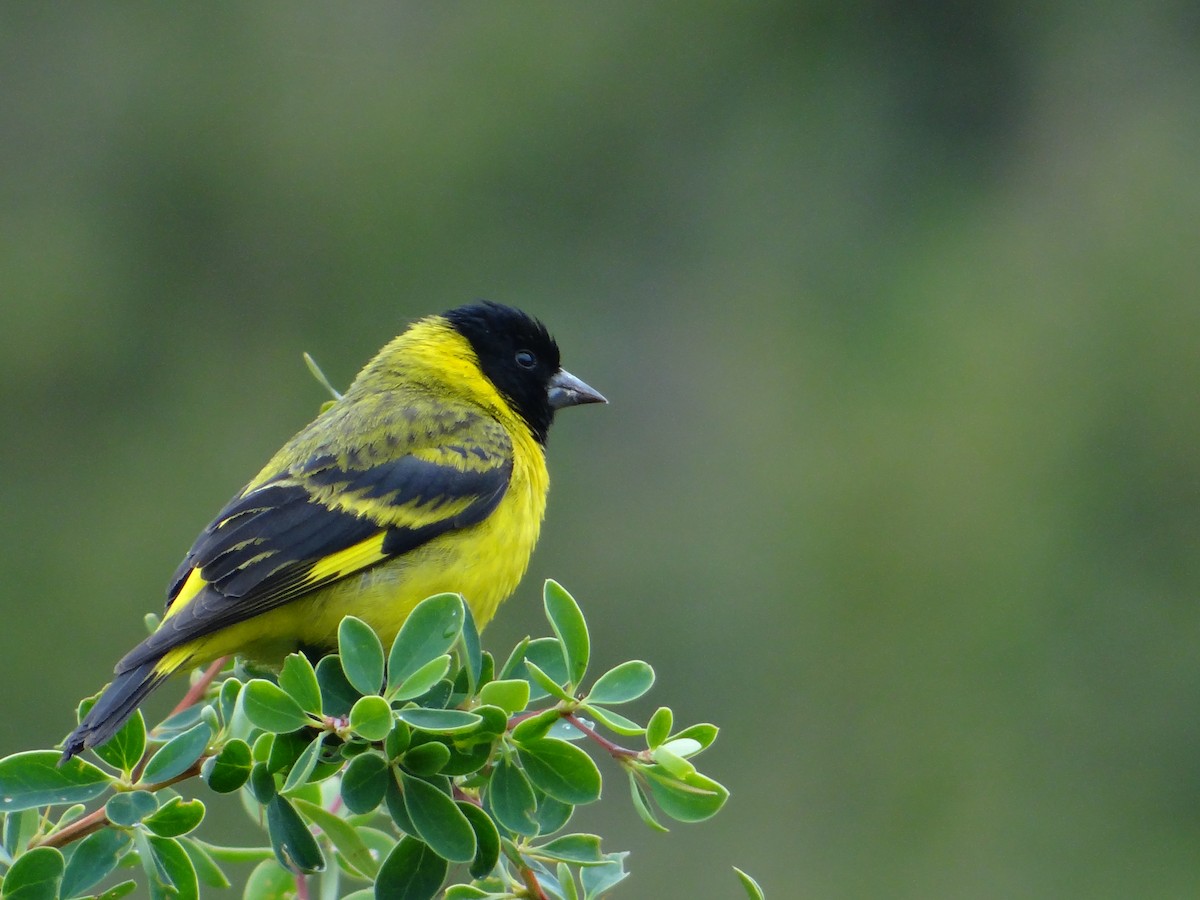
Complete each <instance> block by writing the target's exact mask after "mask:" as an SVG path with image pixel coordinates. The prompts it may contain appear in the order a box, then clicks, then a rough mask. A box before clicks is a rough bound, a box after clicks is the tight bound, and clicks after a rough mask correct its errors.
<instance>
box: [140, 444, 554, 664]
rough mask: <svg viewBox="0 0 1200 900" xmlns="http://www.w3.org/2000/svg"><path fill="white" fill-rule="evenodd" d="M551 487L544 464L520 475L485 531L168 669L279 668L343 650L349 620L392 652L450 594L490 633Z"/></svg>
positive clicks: (311, 600)
mask: <svg viewBox="0 0 1200 900" xmlns="http://www.w3.org/2000/svg"><path fill="white" fill-rule="evenodd" d="M539 455H540V451H539ZM536 462H537V463H540V462H541V460H540V458H538V459H537V460H536ZM537 469H540V472H539V471H536V470H537ZM528 474H532V475H533V476H534V477H533V478H530V477H528ZM539 474H540V475H541V477H540V478H539V477H537V476H538V475H539ZM521 476H525V477H521ZM546 487H547V485H546V478H545V467H544V465H542V466H535V471H534V472H532V473H526V472H520V471H516V472H514V477H513V480H512V482H511V483H510V485H509V489H508V492H507V493H506V494H505V497H504V500H503V501H501V503H500V505H499V506H498V507H497V508H496V510H495V511H494V512H493V513H492V514H491V515H490V516H489V517H488V518H487V519H485V520H484V521H483V522H480V523H479V524H478V525H473V526H471V527H469V528H465V529H462V530H461V531H455V532H451V533H448V534H445V535H442V536H441V537H438V538H435V539H434V540H432V541H430V542H429V543H428V544H425V545H423V546H421V547H419V548H417V549H415V550H412V551H410V552H408V553H405V554H403V555H402V556H398V557H395V558H394V559H390V560H387V561H385V562H382V563H380V564H378V565H376V566H373V567H371V568H369V569H366V570H364V571H362V572H358V573H355V574H353V575H350V576H348V577H346V578H343V579H341V580H339V581H336V582H334V583H333V584H330V585H327V586H325V587H322V588H318V589H317V590H315V591H313V592H312V594H310V595H308V596H305V597H301V598H299V599H297V600H294V601H292V602H290V603H287V604H286V605H284V606H281V607H278V608H277V609H273V610H270V611H269V612H266V613H263V614H261V615H258V616H255V617H254V618H253V619H249V620H247V621H245V622H239V623H238V624H236V625H232V626H229V627H227V628H224V629H222V630H221V631H218V632H216V633H215V634H212V635H208V636H206V637H204V638H200V639H199V640H196V641H194V642H192V643H190V644H187V645H184V646H182V647H180V648H179V649H178V650H175V651H172V652H171V653H169V654H168V655H167V656H166V657H165V658H164V660H163V665H162V666H161V668H163V669H167V670H175V669H178V668H181V667H183V666H194V665H201V664H203V663H205V662H208V661H211V660H213V659H216V658H218V657H221V656H231V655H235V654H236V655H239V656H244V657H248V658H250V659H254V660H257V661H260V662H263V663H266V664H268V665H276V664H278V663H279V662H280V661H281V660H282V659H283V657H284V656H286V655H287V654H288V653H291V652H294V651H295V650H297V649H298V648H301V647H305V648H329V649H335V648H336V645H337V630H338V625H339V623H340V622H341V621H342V619H343V618H344V617H345V616H347V615H353V616H357V617H358V618H360V619H362V620H363V621H365V622H366V623H367V624H368V625H370V626H371V627H372V628H373V629H374V630H375V632H376V633H377V634H378V635H379V638H380V640H381V641H382V642H383V645H384V647H385V648H387V647H388V646H390V645H391V643H392V641H393V640H394V639H395V637H396V633H397V632H398V631H399V630H400V626H401V625H403V624H404V620H405V619H407V618H408V615H409V613H410V612H412V609H413V607H414V606H416V605H417V604H418V603H419V602H421V601H422V600H424V599H425V598H426V597H429V596H432V595H433V594H439V593H442V592H446V591H452V592H455V593H461V594H462V595H463V597H464V598H465V599H466V601H467V605H468V606H470V608H471V614H472V615H473V616H474V617H475V622H476V624H477V625H478V626H479V627H480V628H483V626H484V625H486V624H487V623H488V621H490V620H491V618H492V616H493V615H494V614H495V612H496V608H497V607H498V606H499V605H500V603H501V602H503V601H504V600H505V599H507V598H508V596H509V595H510V594H512V592H513V591H514V590H515V589H516V587H517V584H518V582H520V580H521V577H522V576H523V575H524V574H525V570H526V568H527V567H528V565H529V557H530V555H531V554H532V553H533V548H534V545H535V544H536V543H537V538H538V533H539V531H540V530H541V522H542V517H543V514H544V512H545V504H546Z"/></svg>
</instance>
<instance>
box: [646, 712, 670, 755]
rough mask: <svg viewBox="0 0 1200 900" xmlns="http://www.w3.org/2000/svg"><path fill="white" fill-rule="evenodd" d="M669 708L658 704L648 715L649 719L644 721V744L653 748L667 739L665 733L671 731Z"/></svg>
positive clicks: (667, 733)
mask: <svg viewBox="0 0 1200 900" xmlns="http://www.w3.org/2000/svg"><path fill="white" fill-rule="evenodd" d="M671 720H672V715H671V709H670V707H667V706H660V707H659V708H658V709H656V710H655V711H654V715H652V716H651V717H650V721H649V722H647V723H646V746H647V747H649V748H650V749H651V750H653V749H654V748H655V747H657V746H658V745H659V744H661V743H662V742H663V741H665V740H666V739H667V735H669V734H670V733H671Z"/></svg>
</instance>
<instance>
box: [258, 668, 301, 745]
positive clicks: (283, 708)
mask: <svg viewBox="0 0 1200 900" xmlns="http://www.w3.org/2000/svg"><path fill="white" fill-rule="evenodd" d="M241 702H242V709H243V711H245V713H246V718H247V719H249V720H250V724H252V725H254V726H255V727H257V728H261V729H262V730H263V731H269V732H272V733H274V734H287V733H288V732H291V731H295V730H296V729H298V728H303V727H304V726H305V725H307V724H309V721H310V720H309V717H308V714H307V713H305V712H304V710H303V709H301V708H300V704H299V703H297V702H296V701H295V700H294V699H293V698H292V696H291V694H289V693H288V692H287V691H285V690H284V689H283V688H281V687H280V686H279V685H277V684H273V683H272V682H270V681H267V680H266V679H264V678H255V679H252V680H251V681H248V682H246V686H245V687H243V688H242V697H241Z"/></svg>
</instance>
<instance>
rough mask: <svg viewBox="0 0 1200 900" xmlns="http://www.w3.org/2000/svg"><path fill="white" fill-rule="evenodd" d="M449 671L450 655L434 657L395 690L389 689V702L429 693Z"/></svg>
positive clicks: (410, 698)
mask: <svg viewBox="0 0 1200 900" xmlns="http://www.w3.org/2000/svg"><path fill="white" fill-rule="evenodd" d="M449 671H450V654H448V653H443V654H442V655H441V656H435V657H434V658H433V659H431V660H430V661H429V662H427V663H425V665H423V666H421V668H419V669H417V671H415V672H413V673H412V674H411V675H409V676H408V677H407V678H405V679H404V680H403V681H402V682H400V684H398V685H397V686H396V687H395V688H389V689H388V692H387V696H388V699H389V700H412V699H414V698H416V697H420V696H421V695H423V694H426V693H428V692H429V689H430V688H432V687H433V686H434V685H435V684H437V683H438V682H439V681H441V680H442V676H444V675H445V674H446V673H447V672H449Z"/></svg>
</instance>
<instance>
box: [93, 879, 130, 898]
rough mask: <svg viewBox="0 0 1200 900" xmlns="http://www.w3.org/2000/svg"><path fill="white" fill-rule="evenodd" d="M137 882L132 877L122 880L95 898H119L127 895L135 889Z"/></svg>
mask: <svg viewBox="0 0 1200 900" xmlns="http://www.w3.org/2000/svg"><path fill="white" fill-rule="evenodd" d="M137 886H138V883H137V882H136V881H134V880H133V879H130V880H128V881H122V882H121V883H120V884H115V885H113V886H112V887H110V888H109V889H108V890H107V891H105V892H104V893H103V894H101V895H100V896H98V897H97V898H96V900H121V898H122V897H128V896H129V895H130V894H132V893H133V892H134V891H136V890H137Z"/></svg>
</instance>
